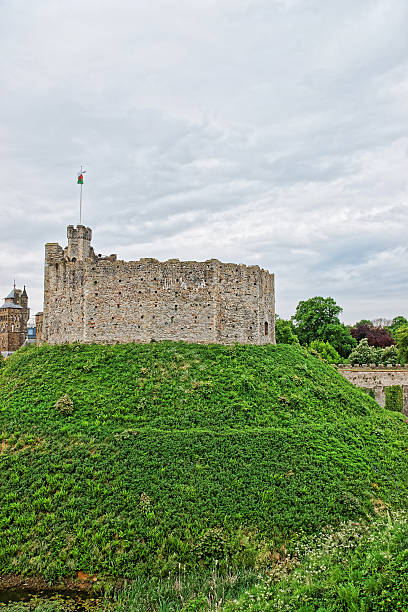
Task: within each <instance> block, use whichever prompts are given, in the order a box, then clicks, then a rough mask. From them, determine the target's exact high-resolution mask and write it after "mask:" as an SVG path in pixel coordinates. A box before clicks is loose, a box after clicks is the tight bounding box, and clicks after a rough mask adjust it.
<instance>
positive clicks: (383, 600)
mask: <svg viewBox="0 0 408 612" xmlns="http://www.w3.org/2000/svg"><path fill="white" fill-rule="evenodd" d="M407 609H408V517H407V514H406V512H403V513H398V514H396V515H395V516H394V517H392V515H389V514H388V516H386V517H385V518H380V519H377V520H376V521H375V522H374V523H372V524H371V525H367V524H364V523H360V524H359V523H354V522H353V523H346V524H344V525H342V526H341V529H339V530H338V531H337V532H334V531H328V532H326V533H322V534H320V536H316V537H315V538H314V543H313V545H311V544H310V543H305V545H303V546H298V547H297V549H296V550H295V551H293V554H292V556H290V555H289V554H287V555H283V556H282V557H281V559H279V560H278V561H277V563H276V566H275V568H274V570H273V571H271V572H270V574H269V576H268V577H267V578H266V579H264V580H263V581H262V582H261V583H260V584H258V585H257V586H256V587H255V588H253V589H251V590H249V591H248V592H247V593H246V594H244V595H243V596H241V598H240V599H238V601H235V602H229V603H227V605H226V606H225V607H224V608H223V611H224V612H238V611H241V612H275V611H276V612H278V610H279V611H287V612H294V611H295V610H296V612H405V611H406V610H407Z"/></svg>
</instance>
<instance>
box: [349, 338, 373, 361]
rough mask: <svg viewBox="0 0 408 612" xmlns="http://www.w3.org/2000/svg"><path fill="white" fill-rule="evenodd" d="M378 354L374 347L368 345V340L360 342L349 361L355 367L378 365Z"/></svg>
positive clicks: (364, 339)
mask: <svg viewBox="0 0 408 612" xmlns="http://www.w3.org/2000/svg"><path fill="white" fill-rule="evenodd" d="M378 358H379V355H378V352H377V349H376V348H375V347H374V346H370V345H369V344H368V340H367V338H363V339H362V340H360V342H359V344H358V346H357V347H356V348H355V349H354V350H353V351H352V352H351V353H350V356H349V361H350V363H351V364H353V365H362V364H363V363H366V364H367V365H369V364H370V363H378Z"/></svg>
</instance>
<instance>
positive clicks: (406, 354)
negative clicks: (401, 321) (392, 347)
mask: <svg viewBox="0 0 408 612" xmlns="http://www.w3.org/2000/svg"><path fill="white" fill-rule="evenodd" d="M394 336H395V339H396V341H397V346H398V357H399V358H400V362H401V363H408V325H400V326H399V327H398V328H397V329H396V330H395V332H394Z"/></svg>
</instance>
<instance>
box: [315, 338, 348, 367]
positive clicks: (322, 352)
mask: <svg viewBox="0 0 408 612" xmlns="http://www.w3.org/2000/svg"><path fill="white" fill-rule="evenodd" d="M308 350H309V352H310V353H311V354H312V355H317V356H319V357H320V358H321V359H323V361H326V362H327V363H340V361H341V357H340V355H339V354H338V352H337V351H336V349H335V348H333V347H332V345H331V344H330V342H323V341H322V340H313V342H311V343H310V344H309V349H308Z"/></svg>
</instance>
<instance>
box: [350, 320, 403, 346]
mask: <svg viewBox="0 0 408 612" xmlns="http://www.w3.org/2000/svg"><path fill="white" fill-rule="evenodd" d="M350 333H351V335H352V336H353V338H355V339H356V340H357V341H360V340H362V339H363V338H367V340H368V344H369V345H370V346H379V347H381V348H385V347H386V346H391V345H392V344H395V340H394V339H393V337H392V336H391V334H390V332H389V331H388V330H387V329H385V328H383V327H374V326H373V325H365V324H364V325H356V326H355V327H352V328H351V329H350Z"/></svg>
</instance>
